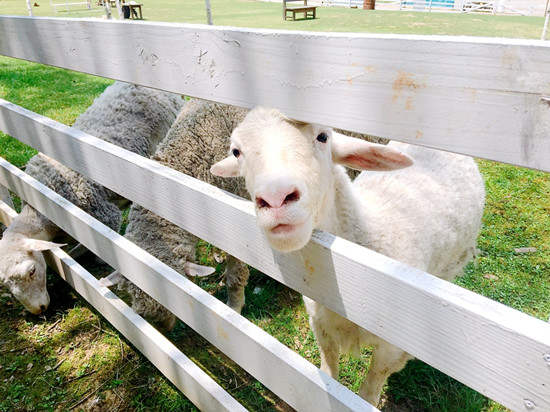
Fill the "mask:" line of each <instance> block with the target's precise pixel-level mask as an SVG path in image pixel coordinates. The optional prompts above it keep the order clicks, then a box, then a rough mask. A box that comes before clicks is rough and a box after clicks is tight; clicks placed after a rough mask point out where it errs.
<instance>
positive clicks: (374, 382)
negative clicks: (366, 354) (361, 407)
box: [359, 343, 413, 406]
mask: <svg viewBox="0 0 550 412" xmlns="http://www.w3.org/2000/svg"><path fill="white" fill-rule="evenodd" d="M412 358H413V357H412V356H411V355H409V354H408V353H407V352H405V351H403V350H401V349H399V348H398V347H397V346H393V345H391V344H389V343H384V344H381V345H380V346H379V347H378V348H377V349H376V350H375V351H374V355H373V360H372V361H371V365H370V368H369V372H368V374H367V378H366V379H365V381H364V382H363V384H362V385H361V388H359V396H361V397H362V398H364V399H366V400H367V401H368V402H370V403H371V404H373V405H374V406H377V405H378V402H380V394H381V392H382V389H383V387H384V384H385V383H386V380H387V379H388V377H389V376H390V375H391V374H392V373H395V372H398V371H400V370H401V369H403V368H404V367H405V364H406V363H407V361H408V360H409V359H412Z"/></svg>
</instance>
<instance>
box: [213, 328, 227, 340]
mask: <svg viewBox="0 0 550 412" xmlns="http://www.w3.org/2000/svg"><path fill="white" fill-rule="evenodd" d="M216 332H218V336H220V337H221V338H223V339H228V338H229V336H228V335H227V332H226V331H225V330H223V328H222V327H221V326H218V327H217V329H216Z"/></svg>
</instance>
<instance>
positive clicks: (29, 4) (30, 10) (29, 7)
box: [27, 0, 33, 17]
mask: <svg viewBox="0 0 550 412" xmlns="http://www.w3.org/2000/svg"><path fill="white" fill-rule="evenodd" d="M27 10H28V11H29V16H31V17H32V16H33V15H32V6H31V0H27Z"/></svg>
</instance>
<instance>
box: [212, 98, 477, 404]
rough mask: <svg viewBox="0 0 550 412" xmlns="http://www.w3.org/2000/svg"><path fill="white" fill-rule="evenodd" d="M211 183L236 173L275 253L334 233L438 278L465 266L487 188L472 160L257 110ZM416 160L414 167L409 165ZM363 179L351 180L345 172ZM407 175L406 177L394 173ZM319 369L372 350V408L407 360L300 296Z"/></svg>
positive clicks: (366, 393) (367, 390) (334, 369)
mask: <svg viewBox="0 0 550 412" xmlns="http://www.w3.org/2000/svg"><path fill="white" fill-rule="evenodd" d="M230 150H231V152H230V153H231V154H230V156H229V157H227V158H226V159H224V160H222V161H220V162H218V163H217V164H215V165H213V166H212V169H211V170H212V173H213V174H215V175H217V176H224V177H230V176H244V178H245V181H246V187H247V189H248V191H249V193H250V196H251V197H252V199H254V200H255V205H256V214H257V222H258V225H259V227H260V228H261V229H262V231H263V232H264V233H265V236H266V238H267V240H268V241H269V243H270V245H271V246H272V247H273V248H274V249H276V250H278V251H280V252H291V251H296V250H299V249H301V248H303V247H304V246H305V245H306V244H307V242H308V241H309V240H310V238H311V234H312V230H313V229H322V230H326V231H328V232H332V233H334V234H336V235H338V236H341V237H343V238H346V239H348V240H350V241H353V242H356V243H359V244H361V245H363V246H365V247H369V248H371V249H373V250H375V251H378V252H380V253H382V254H385V255H387V256H389V257H392V258H394V259H397V260H399V261H402V262H405V263H407V264H409V265H411V266H413V267H416V268H418V269H421V270H424V271H427V272H429V273H433V274H435V275H437V276H439V277H441V278H443V279H447V280H450V279H453V278H454V277H455V276H456V275H458V274H459V273H460V272H461V270H462V268H463V267H464V265H465V264H466V263H467V262H468V261H469V260H470V259H471V257H472V254H473V251H474V250H475V249H474V248H475V243H476V238H477V235H478V232H479V229H480V225H481V216H482V212H483V207H484V199H485V191H484V185H483V180H482V178H481V175H480V173H479V171H478V168H477V166H476V164H475V162H474V161H473V159H471V158H470V157H466V156H461V155H456V154H452V153H446V152H442V151H437V150H432V149H427V148H423V147H419V146H412V145H407V144H403V143H395V142H392V143H390V144H389V145H388V146H382V145H377V144H372V143H368V142H364V141H361V140H359V139H355V138H352V137H348V136H344V135H341V134H338V133H335V132H333V131H332V130H331V129H330V128H326V127H321V126H317V125H313V124H306V123H300V122H294V121H292V120H289V119H287V118H285V117H284V116H283V115H282V114H281V113H279V112H278V111H276V110H271V109H264V108H257V109H255V110H253V111H251V112H250V113H249V114H248V115H247V117H246V118H245V120H244V121H243V122H242V123H241V124H240V125H239V126H238V127H237V128H236V129H235V130H234V131H233V134H232V136H231V146H230ZM413 159H414V165H413ZM340 165H344V166H348V167H351V168H354V169H360V170H375V171H378V172H363V173H361V174H360V175H359V177H358V178H357V179H355V181H354V182H353V183H352V182H351V180H350V179H349V177H348V176H347V175H346V173H345V171H344V168H343V167H342V166H340ZM402 168H407V169H404V170H397V169H402ZM304 301H305V303H306V309H307V311H308V314H309V316H310V324H311V327H312V329H313V331H314V333H315V336H316V338H317V342H318V344H319V349H320V352H321V369H322V370H323V371H325V372H327V373H329V374H330V375H331V376H332V377H334V378H337V377H338V359H339V354H340V352H341V351H352V352H354V353H357V352H358V351H359V348H360V346H361V345H374V346H375V352H374V360H373V361H372V362H371V366H370V369H369V373H368V375H367V378H366V381H365V382H364V383H363V385H362V386H361V388H360V390H359V394H360V395H361V396H362V397H364V398H365V399H367V400H368V401H369V402H371V403H373V404H374V405H376V404H378V402H379V399H380V392H381V390H382V387H383V385H384V382H385V381H386V379H387V378H388V377H389V376H390V375H391V374H392V373H394V372H397V371H399V370H401V369H402V368H403V367H404V365H405V363H406V362H407V361H408V360H409V359H411V358H412V357H411V356H410V355H409V354H407V353H406V352H404V351H403V350H401V349H399V348H397V347H395V346H393V345H391V344H389V343H388V342H385V341H384V340H382V339H380V338H378V337H377V336H375V335H373V334H372V333H370V332H368V331H366V330H364V329H362V328H360V327H358V326H357V325H355V324H354V323H352V322H350V321H348V320H346V319H345V318H343V317H341V316H340V315H338V314H336V313H334V312H332V311H330V310H329V309H327V308H326V307H324V306H323V305H321V304H318V303H316V302H314V301H312V300H311V299H308V298H306V297H304Z"/></svg>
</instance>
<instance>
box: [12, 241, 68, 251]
mask: <svg viewBox="0 0 550 412" xmlns="http://www.w3.org/2000/svg"><path fill="white" fill-rule="evenodd" d="M65 245H66V244H65V243H53V242H48V241H46V240H38V239H25V240H23V245H22V246H23V248H24V249H26V250H33V251H35V252H40V251H43V250H52V249H55V248H58V247H63V246H65Z"/></svg>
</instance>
